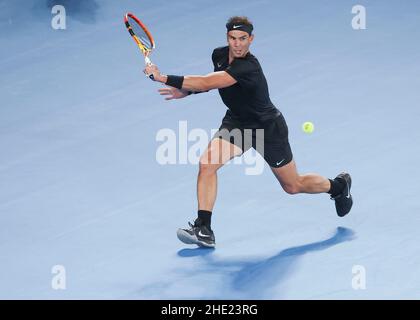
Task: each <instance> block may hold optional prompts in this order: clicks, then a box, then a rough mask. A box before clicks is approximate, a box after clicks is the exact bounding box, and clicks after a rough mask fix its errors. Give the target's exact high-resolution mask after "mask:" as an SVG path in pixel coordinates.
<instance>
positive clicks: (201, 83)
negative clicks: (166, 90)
mask: <svg viewBox="0 0 420 320" xmlns="http://www.w3.org/2000/svg"><path fill="white" fill-rule="evenodd" d="M144 73H146V74H147V75H150V74H153V78H154V80H155V81H158V82H162V83H165V84H167V85H169V86H172V87H175V88H178V89H180V90H184V91H195V92H197V91H209V90H213V89H221V88H226V87H230V86H232V85H234V84H235V83H236V82H237V81H236V80H235V79H234V78H233V77H232V76H231V75H230V74H228V73H227V72H226V71H216V72H212V73H209V74H207V75H204V76H195V75H190V76H183V77H180V76H167V75H163V74H161V73H160V71H159V69H158V67H157V66H156V65H148V66H146V68H145V69H144ZM181 78H182V80H181Z"/></svg>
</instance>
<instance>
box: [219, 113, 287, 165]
mask: <svg viewBox="0 0 420 320" xmlns="http://www.w3.org/2000/svg"><path fill="white" fill-rule="evenodd" d="M256 127H258V128H256ZM288 136H289V129H288V127H287V124H286V121H285V120H284V117H283V115H282V114H280V115H279V116H278V117H276V118H274V119H272V120H267V121H265V122H261V123H260V125H258V126H255V125H252V126H251V128H247V126H246V125H245V126H244V125H243V124H242V123H241V122H239V121H237V120H234V119H232V117H230V116H228V115H226V116H225V117H224V118H223V121H222V124H221V126H220V128H219V131H217V132H216V134H215V135H214V136H213V139H214V138H221V139H224V140H226V141H229V142H230V143H233V144H234V145H236V146H238V147H239V148H241V149H242V151H243V152H246V151H247V150H248V149H250V148H251V147H252V148H254V149H255V150H256V151H257V152H258V153H259V154H260V155H261V156H262V157H263V158H264V159H265V161H266V162H267V163H268V164H269V165H270V167H273V168H280V167H282V166H284V165H286V164H288V163H289V162H290V161H292V159H293V154H292V150H291V148H290V144H289V138H288Z"/></svg>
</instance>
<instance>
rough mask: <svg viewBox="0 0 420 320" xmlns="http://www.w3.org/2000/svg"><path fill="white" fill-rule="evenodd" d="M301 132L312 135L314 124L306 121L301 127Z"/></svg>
mask: <svg viewBox="0 0 420 320" xmlns="http://www.w3.org/2000/svg"><path fill="white" fill-rule="evenodd" d="M302 130H303V131H304V132H306V133H312V132H313V131H314V124H313V123H312V122H309V121H306V122H305V123H304V124H303V125H302Z"/></svg>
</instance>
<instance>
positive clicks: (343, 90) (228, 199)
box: [0, 0, 420, 299]
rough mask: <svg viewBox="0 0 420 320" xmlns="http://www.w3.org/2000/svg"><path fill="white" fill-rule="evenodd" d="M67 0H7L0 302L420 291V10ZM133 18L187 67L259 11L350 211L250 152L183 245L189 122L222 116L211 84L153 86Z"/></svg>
mask: <svg viewBox="0 0 420 320" xmlns="http://www.w3.org/2000/svg"><path fill="white" fill-rule="evenodd" d="M60 3H61V4H63V5H64V7H65V8H66V29H58V30H57V29H54V28H53V27H52V25H51V21H52V19H53V18H54V16H55V14H54V13H51V8H52V7H53V6H54V5H55V4H60ZM60 3H59V2H55V1H40V0H18V1H11V0H1V1H0V48H1V50H0V298H1V299H419V298H420V275H419V265H420V254H419V252H420V250H419V243H420V233H419V227H420V205H419V200H418V193H419V181H420V171H419V169H418V164H419V163H420V148H419V141H420V130H419V129H418V126H419V125H418V123H419V121H420V105H419V98H420V94H419V89H418V88H420V45H419V41H418V39H419V38H420V30H419V21H420V3H418V2H417V1H404V2H399V1H386V2H384V1H374V0H371V1H361V2H360V3H359V2H354V1H348V0H346V1H333V0H317V1H303V0H299V1H291V0H290V1H289V0H287V1H274V0H252V1H251V0H247V1H244V0H232V1H219V0H217V1H214V0H212V1H210V0H203V1H192V0H186V1H163V0H153V1H132V0H125V1H103V0H102V1H99V0H96V1H93V0H90V1H61V2H60ZM356 4H360V5H363V6H364V7H365V9H366V29H364V30H355V29H353V28H352V19H353V17H354V16H355V15H356V14H354V13H352V7H353V6H354V5H356ZM127 11H131V12H133V13H135V14H137V15H138V16H139V17H142V18H143V19H144V22H145V23H147V25H148V27H149V28H150V30H151V31H152V33H153V35H154V37H155V40H156V50H155V52H154V53H153V55H152V61H153V62H154V63H156V64H157V65H158V66H159V67H160V69H161V70H162V72H164V73H167V74H180V75H186V74H206V73H209V72H211V71H213V69H212V62H211V53H212V50H213V49H214V48H215V47H218V46H223V45H225V44H226V36H225V33H226V29H225V23H226V20H227V19H228V18H229V17H230V16H233V15H246V16H248V17H249V18H250V19H251V20H252V21H253V23H254V27H255V29H254V33H255V40H254V43H253V44H252V46H251V52H252V53H253V54H254V55H255V56H256V57H257V58H258V59H259V61H260V63H261V65H262V68H263V70H264V72H265V75H266V77H267V81H268V84H269V89H270V97H271V100H272V101H273V103H274V104H275V105H276V106H277V107H278V108H279V109H280V110H281V111H282V113H283V114H284V116H285V118H286V121H287V123H288V126H289V131H290V136H289V138H290V143H291V147H292V150H293V154H294V158H295V160H296V163H297V166H298V170H299V172H301V173H309V172H317V173H319V174H321V175H323V176H326V177H329V178H333V177H335V176H336V175H337V174H338V173H339V172H341V171H343V170H346V171H348V172H350V173H351V175H352V178H353V185H352V193H353V197H354V206H353V209H352V211H351V212H350V214H349V215H348V216H346V217H344V218H339V217H338V216H337V215H336V213H335V208H334V202H333V201H331V200H330V199H329V195H327V194H321V195H305V194H303V195H294V196H291V195H288V194H287V193H285V192H284V191H283V190H282V188H281V186H280V185H279V183H278V182H277V181H276V179H275V177H274V176H273V174H272V173H271V171H270V169H269V167H268V166H267V165H264V166H263V167H259V169H258V168H257V167H256V165H257V163H259V162H258V161H257V159H258V158H256V156H255V155H254V154H252V153H251V152H250V153H249V154H247V156H246V157H244V158H239V159H238V161H242V163H241V164H239V163H236V164H235V163H230V164H228V165H227V166H226V167H224V168H222V169H221V170H220V171H219V175H218V179H219V189H218V198H217V202H216V206H215V208H214V215H213V218H212V227H213V230H214V232H215V236H216V243H217V245H216V249H215V250H208V249H207V250H206V249H200V248H195V247H194V246H190V247H189V246H187V245H184V244H182V243H181V242H179V241H178V239H177V238H176V230H177V229H178V228H179V227H186V226H187V221H192V220H193V219H194V218H195V216H196V210H197V204H196V176H197V172H198V165H197V164H196V160H197V154H195V153H194V152H193V151H191V150H192V148H193V146H194V144H195V141H194V139H193V138H191V139H189V140H188V136H187V138H185V133H187V135H188V134H189V133H191V132H193V130H194V129H198V131H195V132H196V133H197V132H201V133H206V135H204V138H205V137H208V138H210V137H211V130H212V129H216V128H218V127H219V125H220V122H221V119H222V117H223V115H224V113H225V110H226V108H225V106H224V105H223V103H222V101H221V99H220V97H219V95H218V93H217V91H211V92H209V93H204V94H200V95H193V96H189V97H187V98H185V99H182V100H173V101H165V100H164V99H163V98H162V97H161V96H159V94H158V93H157V89H158V88H160V87H161V85H160V84H157V83H153V82H151V81H150V80H148V79H147V78H146V77H144V74H143V73H142V70H143V67H144V61H143V58H142V56H141V55H140V53H139V51H138V48H137V47H136V45H135V43H134V42H133V41H132V39H130V36H129V35H128V33H127V30H126V29H125V26H124V24H123V16H124V14H125V12H127ZM305 121H312V122H313V123H314V125H315V130H314V132H313V133H312V134H306V133H304V132H303V131H302V129H301V125H302V123H303V122H305ZM162 130H163V131H162ZM165 132H166V133H167V132H173V133H174V134H175V135H174V137H175V139H176V143H175V146H176V148H175V149H174V150H172V151H171V152H173V153H172V154H171V155H170V156H171V157H172V160H174V163H173V164H166V165H164V164H161V163H160V162H159V161H158V160H157V158H156V156H157V150H158V149H159V147H160V146H161V145H162V141H158V139H157V136H158V135H159V134H162V133H165ZM193 133H194V132H193ZM191 135H193V134H191ZM185 150H187V152H190V153H189V155H186V154H185ZM246 159H247V160H248V162H247V161H245V160H246ZM260 160H261V159H260ZM247 169H248V171H247ZM252 169H254V172H256V171H255V170H257V171H258V170H260V169H262V170H260V171H258V173H257V174H250V171H249V170H251V171H252Z"/></svg>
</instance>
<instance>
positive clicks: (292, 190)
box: [256, 116, 353, 216]
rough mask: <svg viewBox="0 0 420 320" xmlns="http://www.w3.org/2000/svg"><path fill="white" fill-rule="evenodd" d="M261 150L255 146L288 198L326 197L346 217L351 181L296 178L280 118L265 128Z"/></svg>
mask: <svg viewBox="0 0 420 320" xmlns="http://www.w3.org/2000/svg"><path fill="white" fill-rule="evenodd" d="M261 141H263V147H262V146H258V144H257V145H256V149H257V150H261V151H259V152H260V153H261V154H262V155H263V157H264V159H265V160H266V162H267V163H268V164H269V165H270V167H271V170H272V171H273V173H274V175H275V176H276V178H277V180H278V181H279V182H280V184H281V186H282V187H283V189H284V190H285V191H286V192H287V193H289V194H297V193H329V194H330V195H331V199H333V200H335V206H336V210H337V214H338V215H339V216H344V215H346V214H347V213H348V212H349V211H350V209H351V207H352V205H353V199H352V196H351V194H350V188H351V177H350V175H349V174H348V173H341V174H339V175H338V176H337V177H336V178H335V179H332V180H331V179H327V178H325V177H322V176H321V175H319V174H315V173H310V174H299V173H298V171H297V169H296V163H295V161H294V160H293V154H292V150H291V148H290V144H289V140H288V128H287V124H286V121H285V120H284V118H283V116H279V117H278V118H276V119H274V120H273V122H272V123H270V124H267V125H266V130H265V131H264V137H263V139H257V138H256V142H261Z"/></svg>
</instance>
